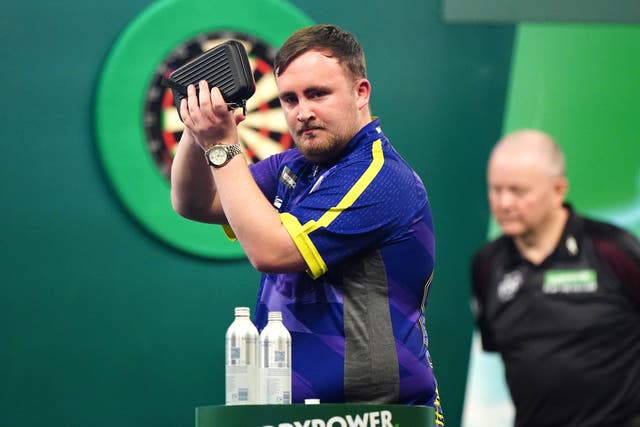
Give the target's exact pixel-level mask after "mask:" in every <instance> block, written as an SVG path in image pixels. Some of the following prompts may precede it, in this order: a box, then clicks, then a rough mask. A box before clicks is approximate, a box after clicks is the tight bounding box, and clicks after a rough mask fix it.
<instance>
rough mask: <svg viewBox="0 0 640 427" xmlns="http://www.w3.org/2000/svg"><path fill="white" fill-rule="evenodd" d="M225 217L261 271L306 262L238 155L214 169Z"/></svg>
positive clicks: (291, 268) (287, 268) (294, 267)
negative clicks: (224, 164)
mask: <svg viewBox="0 0 640 427" xmlns="http://www.w3.org/2000/svg"><path fill="white" fill-rule="evenodd" d="M214 176H215V179H216V183H217V184H218V188H219V197H220V201H221V203H222V206H224V211H225V214H226V217H227V219H228V221H229V224H230V225H231V228H232V229H233V231H234V233H235V235H236V237H237V238H238V241H239V242H240V244H241V245H242V247H243V249H244V251H245V253H246V255H247V257H248V258H249V260H250V261H251V263H252V264H253V266H254V267H255V268H256V269H257V270H260V271H263V272H286V271H302V270H304V269H305V267H306V264H305V262H304V260H303V259H302V257H301V255H300V252H299V251H298V249H297V248H296V246H295V245H294V243H293V240H292V239H291V237H290V236H289V233H288V232H287V231H286V229H285V228H284V226H283V225H282V223H281V220H280V215H279V214H278V212H277V211H276V209H275V208H274V207H273V206H272V205H271V203H270V202H269V201H268V200H267V199H266V198H265V197H264V194H262V191H260V189H259V187H258V186H257V185H256V184H255V181H254V180H253V176H252V175H251V172H250V171H249V169H248V167H247V166H246V163H245V162H244V160H243V159H241V158H240V156H237V157H236V158H233V159H232V160H231V162H229V164H227V165H226V166H224V167H222V168H219V169H214Z"/></svg>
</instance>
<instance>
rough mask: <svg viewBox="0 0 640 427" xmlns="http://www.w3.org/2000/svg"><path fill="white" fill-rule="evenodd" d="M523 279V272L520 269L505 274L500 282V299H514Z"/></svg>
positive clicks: (498, 291)
mask: <svg viewBox="0 0 640 427" xmlns="http://www.w3.org/2000/svg"><path fill="white" fill-rule="evenodd" d="M522 280H523V279H522V273H521V272H519V271H512V272H510V273H507V274H505V275H504V277H503V278H502V280H501V281H500V283H498V290H497V293H498V299H499V300H500V301H502V302H504V301H509V300H510V299H512V298H513V297H514V296H515V294H516V292H518V289H520V286H521V285H522Z"/></svg>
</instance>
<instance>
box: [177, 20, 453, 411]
mask: <svg viewBox="0 0 640 427" xmlns="http://www.w3.org/2000/svg"><path fill="white" fill-rule="evenodd" d="M274 65H275V67H274V68H275V72H276V82H277V86H278V94H279V98H280V103H281V105H282V108H283V110H284V114H285V118H286V121H287V124H288V127H289V131H290V133H291V135H292V137H293V138H294V141H295V143H296V148H294V149H291V150H288V151H285V152H283V153H280V154H276V155H274V156H272V157H270V158H268V159H266V160H263V161H261V162H258V163H256V164H254V165H251V166H250V167H248V166H247V163H246V161H245V159H244V158H243V156H241V155H237V154H239V153H240V151H239V148H238V146H237V143H238V135H237V130H236V125H237V124H238V123H239V122H240V121H241V120H242V119H243V117H241V116H234V114H233V112H228V111H227V106H226V105H225V103H224V100H223V99H222V96H221V95H220V92H219V90H218V89H217V88H212V89H210V88H208V87H207V84H206V82H200V92H199V96H197V95H196V91H195V88H194V87H193V86H191V87H189V97H188V101H187V100H184V101H183V102H182V105H181V109H180V113H181V116H182V118H183V120H184V123H185V126H186V129H185V131H184V133H183V137H182V140H181V142H180V144H179V148H178V153H177V155H176V157H175V159H174V163H173V170H172V191H171V194H172V203H173V206H174V209H175V210H176V211H177V212H178V213H180V214H181V215H183V216H185V217H187V218H191V219H194V220H198V221H203V222H209V223H217V224H223V225H228V226H229V227H228V228H227V229H228V230H229V228H230V230H229V231H232V233H233V235H235V237H237V239H238V241H239V242H240V244H241V245H242V247H243V249H244V251H245V252H246V255H247V257H248V259H249V261H250V262H251V264H252V265H253V266H254V267H255V268H256V269H257V270H259V271H261V272H263V273H264V274H263V275H262V280H261V285H260V289H259V293H258V302H257V306H256V315H255V321H256V324H257V326H258V328H259V329H262V328H263V327H264V326H265V324H266V319H267V313H268V311H270V310H279V311H282V313H283V318H284V323H285V325H286V326H287V328H288V329H289V331H290V332H291V335H292V343H293V398H294V401H295V402H302V401H304V399H305V398H319V399H320V401H321V402H324V403H329V402H379V403H406V404H425V405H433V406H435V407H436V409H437V413H438V416H439V420H440V421H441V415H442V414H441V411H440V406H439V399H438V396H437V392H436V382H435V379H434V375H433V370H432V366H431V360H430V356H429V351H428V348H427V334H426V329H425V319H424V307H425V305H426V301H427V294H428V290H429V284H430V283H431V277H432V273H433V265H434V246H435V243H434V237H433V226H432V221H431V212H430V207H429V202H428V199H427V193H426V191H425V188H424V186H423V184H422V182H421V180H420V179H419V177H418V176H417V175H416V174H415V172H413V171H412V170H411V168H410V167H409V165H408V164H407V163H406V162H405V161H404V160H403V159H402V158H401V157H400V155H399V154H398V153H397V152H396V151H395V150H394V148H393V147H392V146H391V144H390V143H389V140H388V139H387V138H386V136H385V135H384V134H383V133H382V130H381V128H380V123H379V121H378V120H377V119H372V118H371V113H370V109H369V97H370V93H371V85H370V83H369V81H368V80H367V78H366V69H365V59H364V54H363V52H362V48H361V46H360V45H359V43H358V42H357V41H356V39H355V38H354V37H353V36H352V35H351V34H350V33H348V32H346V31H343V30H341V29H339V28H337V27H335V26H331V25H318V26H312V27H309V28H304V29H301V30H299V31H297V32H295V33H294V34H293V35H292V36H291V37H290V38H289V39H288V40H287V41H286V42H285V43H284V45H283V46H282V48H281V49H280V51H279V52H278V54H277V56H276V59H275V64H274ZM217 153H218V154H221V155H220V160H218V158H217V157H216V154H217ZM227 153H228V154H227Z"/></svg>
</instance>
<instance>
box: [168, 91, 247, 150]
mask: <svg viewBox="0 0 640 427" xmlns="http://www.w3.org/2000/svg"><path fill="white" fill-rule="evenodd" d="M198 85H199V86H198V88H199V90H200V92H199V94H197V93H196V88H195V86H194V85H189V86H188V87H187V94H188V97H187V99H183V100H182V101H181V103H180V116H181V117H182V121H183V122H184V125H185V126H186V127H187V129H188V130H189V131H190V132H191V134H192V135H193V137H194V139H195V141H196V143H197V144H198V145H199V146H200V147H201V148H202V149H203V150H206V149H208V148H209V147H211V146H213V145H217V144H235V143H236V142H238V130H237V125H238V124H239V123H240V122H241V121H243V120H244V119H245V117H244V115H242V114H235V112H234V111H229V110H228V108H227V104H226V103H225V102H224V99H223V98H222V94H221V93H220V90H219V89H218V88H217V87H214V88H212V89H211V90H210V89H209V85H208V83H207V82H206V81H205V80H203V81H201V82H199V83H198Z"/></svg>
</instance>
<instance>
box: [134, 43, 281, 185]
mask: <svg viewBox="0 0 640 427" xmlns="http://www.w3.org/2000/svg"><path fill="white" fill-rule="evenodd" d="M230 39H234V40H238V41H240V42H242V43H243V45H244V47H245V49H246V51H247V54H248V56H249V62H250V64H251V70H252V71H253V77H254V79H255V82H256V91H255V93H254V95H253V96H252V97H251V98H249V100H248V101H247V115H246V119H245V120H244V121H243V122H242V123H240V125H239V126H238V137H239V140H240V144H241V146H242V150H243V152H244V154H245V157H246V158H247V160H248V161H249V162H256V161H258V160H261V159H264V158H267V157H269V156H270V155H272V154H275V153H278V152H281V151H283V150H285V149H287V148H289V147H291V145H292V139H291V136H290V135H289V133H288V130H287V124H286V122H285V120H284V115H283V113H282V110H281V108H280V103H279V101H278V91H277V88H276V82H275V77H274V73H273V66H272V64H273V58H274V55H275V51H274V49H273V48H271V47H270V46H269V45H268V44H267V43H265V42H263V41H261V40H259V39H257V38H256V37H253V36H250V35H247V34H243V33H238V32H234V31H216V32H213V33H208V34H201V35H199V36H198V37H196V38H193V39H191V40H188V41H186V42H184V43H181V44H180V45H179V46H178V47H176V48H175V49H174V50H173V51H172V52H171V53H170V54H169V55H167V57H166V58H165V60H164V61H162V63H161V64H160V65H159V66H158V68H157V69H156V72H155V74H154V77H153V79H152V81H151V85H150V87H149V89H148V91H147V97H146V100H145V111H144V128H145V133H146V140H147V145H148V149H149V152H150V153H151V155H152V157H153V159H154V160H155V162H156V166H157V167H158V169H159V171H160V172H161V173H162V175H164V176H165V178H167V179H169V176H170V172H171V164H172V162H173V157H174V155H175V152H176V149H177V147H178V143H179V141H180V137H181V135H182V132H183V130H184V124H183V123H182V121H181V120H180V117H179V115H178V111H177V109H176V108H175V105H174V102H173V94H172V92H171V90H170V89H168V88H165V87H164V86H163V85H162V84H161V80H162V77H163V76H164V77H166V76H168V75H169V74H171V73H172V72H173V71H174V70H175V69H176V68H178V67H180V66H182V65H183V64H185V63H187V62H189V61H190V60H192V59H193V58H195V57H196V56H198V55H200V54H201V53H203V52H205V51H207V50H209V49H211V48H212V47H214V46H216V45H218V44H220V43H223V42H225V41H227V40H230Z"/></svg>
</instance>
